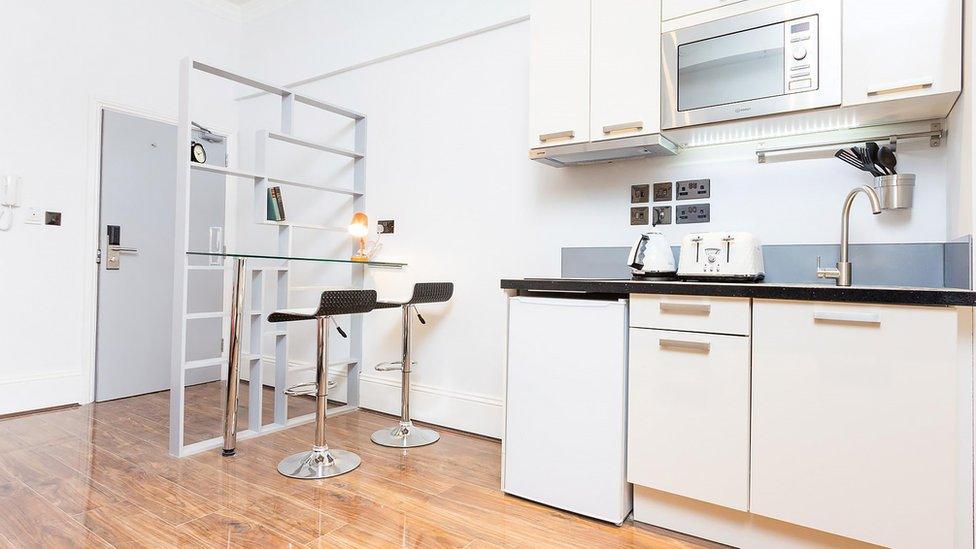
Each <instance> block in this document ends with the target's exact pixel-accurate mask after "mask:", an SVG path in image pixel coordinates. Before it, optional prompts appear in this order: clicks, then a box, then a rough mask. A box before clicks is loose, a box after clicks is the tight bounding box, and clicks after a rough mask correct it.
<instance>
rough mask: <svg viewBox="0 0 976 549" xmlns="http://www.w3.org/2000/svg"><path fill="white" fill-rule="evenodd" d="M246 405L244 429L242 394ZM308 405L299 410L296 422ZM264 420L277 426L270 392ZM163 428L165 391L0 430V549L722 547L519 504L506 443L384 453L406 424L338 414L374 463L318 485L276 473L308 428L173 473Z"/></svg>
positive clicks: (198, 399) (209, 409)
mask: <svg viewBox="0 0 976 549" xmlns="http://www.w3.org/2000/svg"><path fill="white" fill-rule="evenodd" d="M221 390H222V384H221V383H218V382H215V383H206V384H201V385H197V386H194V387H191V388H189V389H188V391H187V410H188V413H187V417H186V432H187V433H188V436H189V435H192V436H194V437H199V438H200V439H201V440H202V439H204V438H212V437H216V436H218V435H219V434H220V431H221V418H222V417H223V413H222V410H221V404H220V403H221ZM241 395H242V402H241V408H240V410H239V417H240V418H241V419H242V420H243V421H246V417H247V414H246V410H247V397H248V396H249V394H248V391H247V390H246V387H245V388H243V390H242V392H241ZM330 404H331V405H333V406H334V405H336V403H330ZM313 406H314V402H313V401H312V400H311V399H303V398H291V399H289V415H290V416H295V415H299V414H304V413H308V412H310V411H312V410H313ZM262 408H263V410H264V412H265V414H267V415H266V418H267V419H268V421H270V418H271V413H272V411H273V391H271V390H270V389H266V390H265V391H264V394H263V398H262ZM168 422H169V397H168V393H167V392H161V393H153V394H150V395H143V396H139V397H133V398H128V399H120V400H115V401H111V402H103V403H96V404H92V405H87V406H81V407H76V408H69V409H57V410H50V411H43V412H38V413H36V414H30V415H26V416H18V417H12V418H0V507H2V508H3V512H0V549H7V548H8V547H10V548H16V549H20V548H22V547H45V548H46V547H138V548H149V547H153V548H156V547H161V548H169V547H214V548H217V547H330V548H331V547H348V548H357V549H358V548H386V547H391V548H392V547H400V548H403V547H418V548H427V547H438V548H439V547H456V548H467V549H498V548H500V547H501V548H509V547H518V548H522V547H525V548H532V549H535V548H548V547H553V548H576V547H587V548H589V547H601V548H602V547H610V548H614V547H616V548H630V547H647V548H652V549H679V548H682V549H683V548H691V547H714V544H709V543H708V542H704V541H701V542H699V541H698V540H694V539H690V538H687V537H684V536H680V535H670V534H669V533H667V532H664V531H658V530H655V529H649V528H646V527H641V526H638V525H635V524H634V523H633V522H632V521H628V522H627V523H625V524H624V525H623V526H620V527H616V526H613V525H609V524H605V523H602V522H599V521H595V520H591V519H588V518H585V517H580V516H578V515H574V514H572V513H567V512H564V511H561V510H558V509H554V508H551V507H547V506H544V505H538V504H536V503H533V502H530V501H527V500H523V499H520V498H516V497H513V496H508V495H506V494H504V493H503V492H501V490H500V488H499V486H500V477H501V447H500V445H499V443H498V442H497V441H493V440H489V439H485V438H483V437H477V436H472V435H467V434H464V433H458V432H455V431H451V430H448V429H441V428H438V427H432V428H434V429H435V430H437V431H438V432H440V434H441V439H440V441H438V442H437V443H436V444H433V445H430V446H426V447H421V448H414V449H409V450H402V449H394V448H385V447H381V446H378V445H376V444H373V443H372V441H371V440H370V435H371V434H372V432H373V431H376V430H378V429H381V428H392V427H393V426H394V425H395V424H396V422H397V419H396V418H394V417H390V416H387V415H383V414H378V413H374V412H367V411H355V412H350V413H344V414H339V415H330V416H329V418H328V421H327V436H328V439H329V444H330V446H331V447H333V448H340V449H345V450H350V451H353V452H356V453H358V454H359V455H360V456H361V457H362V458H363V463H362V465H360V467H359V468H358V469H356V470H355V471H353V472H351V473H348V474H346V475H342V476H339V477H334V478H331V479H324V480H314V481H302V480H296V479H291V478H287V477H284V476H282V475H280V474H279V473H278V472H277V463H278V462H279V461H280V460H281V459H283V458H284V457H286V456H288V455H290V454H292V453H296V452H299V451H306V450H308V449H309V448H310V447H311V443H312V432H313V427H312V425H311V424H305V425H301V426H297V427H294V428H291V429H286V430H284V431H280V432H276V433H272V434H269V435H266V436H263V437H258V438H254V439H247V440H241V441H239V442H238V452H237V455H235V456H233V457H229V458H228V457H223V456H221V455H220V451H219V450H213V451H209V452H203V453H201V454H197V455H195V456H191V457H188V458H184V459H177V458H174V457H171V456H169V455H168V454H167V444H168V429H169V426H168ZM244 426H245V424H244V423H240V424H239V428H244ZM8 508H9V509H13V511H12V512H7V509H8ZM39 516H43V517H45V520H43V521H39V520H36V518H37V517H39Z"/></svg>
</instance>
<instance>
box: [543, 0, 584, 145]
mask: <svg viewBox="0 0 976 549" xmlns="http://www.w3.org/2000/svg"><path fill="white" fill-rule="evenodd" d="M531 15H532V22H531V28H532V30H531V40H532V47H531V56H530V60H529V148H538V147H548V146H554V145H565V144H567V143H585V142H587V141H589V138H590V136H589V128H590V0H533V1H532V8H531Z"/></svg>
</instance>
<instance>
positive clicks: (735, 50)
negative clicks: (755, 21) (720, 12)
mask: <svg viewBox="0 0 976 549" xmlns="http://www.w3.org/2000/svg"><path fill="white" fill-rule="evenodd" d="M785 55H786V52H785V49H784V45H783V23H776V24H772V25H766V26H764V27H759V28H755V29H749V30H744V31H741V32H736V33H733V34H727V35H725V36H719V37H716V38H710V39H707V40H699V41H697V42H692V43H689V44H680V45H679V46H678V82H677V92H678V111H679V112H684V111H691V110H696V109H701V108H707V107H716V106H719V105H731V104H733V103H744V102H747V101H752V100H755V99H761V98H764V97H775V96H778V95H783V93H784V89H783V87H784V84H783V82H784V79H785V78H784V72H785Z"/></svg>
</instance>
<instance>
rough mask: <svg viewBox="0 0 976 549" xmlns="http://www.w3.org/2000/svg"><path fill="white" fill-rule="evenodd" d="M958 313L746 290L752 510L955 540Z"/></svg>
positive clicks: (844, 532) (850, 533) (886, 536)
mask: <svg viewBox="0 0 976 549" xmlns="http://www.w3.org/2000/svg"><path fill="white" fill-rule="evenodd" d="M866 3H867V2H866ZM876 5H877V4H876ZM958 314H959V313H957V311H956V310H955V309H952V308H947V307H904V306H885V305H851V304H839V303H816V302H804V303H800V302H788V301H766V300H755V302H754V304H753V349H752V474H751V490H750V510H751V512H753V513H756V514H759V515H764V516H767V517H771V518H774V519H778V520H782V521H786V522H791V523H794V524H799V525H802V526H807V527H810V528H814V529H817V530H823V531H825V532H831V533H834V534H838V535H841V536H846V537H850V538H854V539H857V540H861V541H866V542H869V543H875V544H878V545H884V546H887V547H933V548H934V547H962V546H963V545H962V544H961V543H960V542H959V541H958V540H956V539H954V526H955V520H956V514H955V513H956V502H957V497H963V493H962V492H960V493H957V490H965V489H966V488H965V487H964V485H965V483H964V482H962V481H960V480H957V479H958V478H959V477H958V476H957V469H956V465H957V462H956V459H957V455H959V454H957V446H956V445H957V437H963V434H959V433H957V421H958V420H957V415H956V414H957V408H956V407H957V394H959V392H958V391H959V390H960V388H959V387H957V383H961V382H962V383H964V382H963V381H961V380H962V379H964V378H962V377H960V378H959V380H960V381H957V375H961V374H958V373H957V372H960V371H961V370H960V368H967V369H968V368H971V362H970V363H969V364H968V365H961V364H959V363H958V362H957V361H958V360H959V358H958V355H957V345H958V341H957V333H958V323H959V318H958ZM967 358H968V357H967ZM959 425H962V424H961V423H960V424H959ZM970 427H971V425H970V424H968V423H967V424H966V428H967V429H968V428H970ZM966 455H968V452H967V454H966ZM968 489H969V490H971V489H972V485H971V484H970V485H969V488H968Z"/></svg>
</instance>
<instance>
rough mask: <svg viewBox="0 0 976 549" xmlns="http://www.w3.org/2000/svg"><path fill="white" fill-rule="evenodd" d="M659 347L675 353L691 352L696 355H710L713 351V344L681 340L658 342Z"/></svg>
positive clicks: (662, 340) (662, 339)
mask: <svg viewBox="0 0 976 549" xmlns="http://www.w3.org/2000/svg"><path fill="white" fill-rule="evenodd" d="M658 346H659V347H660V348H662V349H671V350H673V351H691V352H695V353H708V352H710V351H711V350H712V344H711V343H709V342H707V341H683V340H680V339H664V338H661V339H659V340H658Z"/></svg>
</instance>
